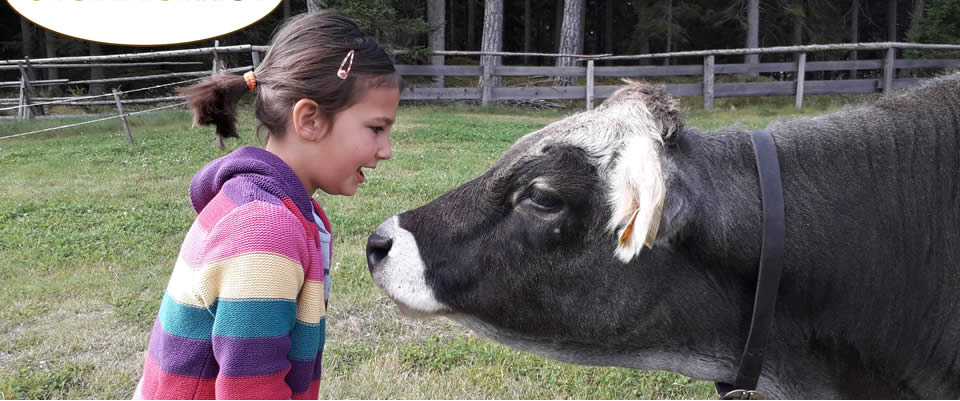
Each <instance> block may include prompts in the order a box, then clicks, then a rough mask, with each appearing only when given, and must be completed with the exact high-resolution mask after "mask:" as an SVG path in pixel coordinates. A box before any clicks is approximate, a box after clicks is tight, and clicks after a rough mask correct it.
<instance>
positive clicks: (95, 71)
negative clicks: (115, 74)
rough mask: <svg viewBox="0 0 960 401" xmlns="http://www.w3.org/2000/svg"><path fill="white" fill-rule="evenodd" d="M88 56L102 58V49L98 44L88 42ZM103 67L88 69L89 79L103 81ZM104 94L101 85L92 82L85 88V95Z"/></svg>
mask: <svg viewBox="0 0 960 401" xmlns="http://www.w3.org/2000/svg"><path fill="white" fill-rule="evenodd" d="M90 55H91V56H102V55H103V48H102V47H100V44H99V43H95V42H90ZM103 78H104V75H103V67H91V68H90V79H103ZM103 92H104V85H103V83H99V82H94V83H91V84H90V86H88V87H87V94H89V95H102V94H103Z"/></svg>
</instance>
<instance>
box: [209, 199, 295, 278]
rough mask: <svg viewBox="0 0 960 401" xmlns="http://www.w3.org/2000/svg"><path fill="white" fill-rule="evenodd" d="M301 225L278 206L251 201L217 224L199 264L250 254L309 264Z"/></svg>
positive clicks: (288, 211)
mask: <svg viewBox="0 0 960 401" xmlns="http://www.w3.org/2000/svg"><path fill="white" fill-rule="evenodd" d="M310 248H311V247H310V246H308V243H307V239H306V238H305V236H304V233H303V225H302V224H300V222H299V221H298V220H297V218H296V217H295V216H294V215H293V214H291V213H290V210H287V208H285V207H283V206H280V205H272V204H269V203H266V202H261V201H251V202H248V203H246V204H244V205H242V206H240V207H238V208H237V209H236V210H235V211H234V212H233V213H231V214H230V215H229V216H227V217H226V218H224V219H223V220H221V221H220V222H219V223H217V225H216V228H215V229H214V230H213V231H211V232H210V235H209V236H208V237H207V240H206V251H205V252H204V255H203V261H202V263H201V265H202V264H208V263H212V262H215V261H218V260H222V259H226V258H229V257H232V256H236V255H240V254H244V253H250V252H272V253H277V254H280V255H284V256H287V257H289V258H290V259H292V260H294V261H296V262H298V263H301V264H303V262H304V261H308V260H310V259H309V255H308V253H307V252H308V250H309V249H310Z"/></svg>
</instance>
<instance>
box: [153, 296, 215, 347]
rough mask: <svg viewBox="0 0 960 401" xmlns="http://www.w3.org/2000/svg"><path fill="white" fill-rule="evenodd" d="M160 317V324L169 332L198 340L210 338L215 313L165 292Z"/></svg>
mask: <svg viewBox="0 0 960 401" xmlns="http://www.w3.org/2000/svg"><path fill="white" fill-rule="evenodd" d="M159 317H160V325H161V326H163V331H166V332H167V333H170V334H173V335H175V336H180V337H187V338H195V339H198V340H209V339H210V332H211V331H212V328H213V314H211V313H210V312H209V311H208V310H206V309H204V308H197V307H195V306H190V305H184V304H181V303H179V302H177V301H175V300H174V299H173V298H171V297H170V295H168V294H164V295H163V301H162V302H161V303H160V313H159Z"/></svg>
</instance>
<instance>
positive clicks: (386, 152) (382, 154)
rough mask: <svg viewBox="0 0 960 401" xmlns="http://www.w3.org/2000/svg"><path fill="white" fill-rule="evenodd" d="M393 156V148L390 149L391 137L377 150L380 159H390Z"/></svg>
mask: <svg viewBox="0 0 960 401" xmlns="http://www.w3.org/2000/svg"><path fill="white" fill-rule="evenodd" d="M391 156H393V150H391V149H390V139H389V138H388V139H387V143H386V144H385V145H383V146H380V149H379V150H378V151H377V158H378V159H380V160H388V159H390V157H391Z"/></svg>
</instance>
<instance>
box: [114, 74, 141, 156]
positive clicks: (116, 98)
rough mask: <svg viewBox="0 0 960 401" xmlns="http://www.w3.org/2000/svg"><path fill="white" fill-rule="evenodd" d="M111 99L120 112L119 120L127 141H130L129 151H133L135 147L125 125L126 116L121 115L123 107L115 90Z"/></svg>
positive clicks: (128, 128) (128, 127)
mask: <svg viewBox="0 0 960 401" xmlns="http://www.w3.org/2000/svg"><path fill="white" fill-rule="evenodd" d="M113 99H114V100H116V101H117V111H119V112H120V120H121V121H123V130H124V131H126V133H127V140H129V141H130V149H133V148H134V146H136V145H135V144H134V143H133V134H131V133H130V126H129V125H128V124H127V115H126V114H123V105H122V104H121V103H120V95H119V94H118V93H117V89H116V88H114V89H113Z"/></svg>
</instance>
